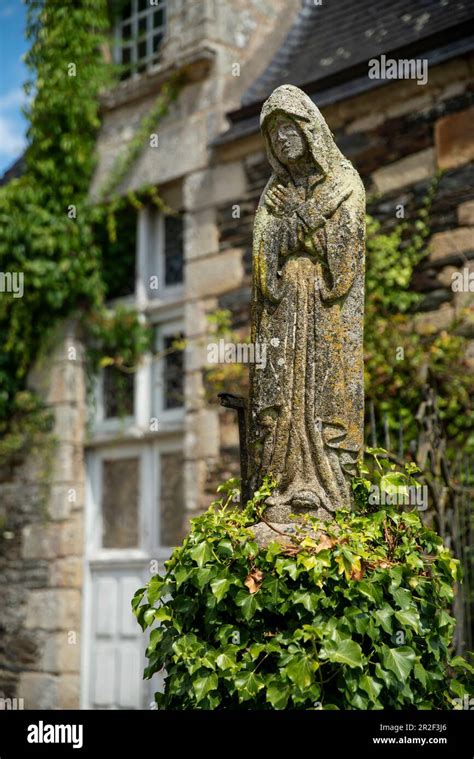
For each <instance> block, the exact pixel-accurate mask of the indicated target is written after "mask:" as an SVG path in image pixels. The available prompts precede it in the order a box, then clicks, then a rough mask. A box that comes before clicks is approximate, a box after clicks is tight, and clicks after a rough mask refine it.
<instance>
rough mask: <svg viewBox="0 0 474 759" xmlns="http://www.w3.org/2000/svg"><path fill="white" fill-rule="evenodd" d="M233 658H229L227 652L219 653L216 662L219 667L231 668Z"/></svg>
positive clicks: (233, 662) (233, 661)
mask: <svg viewBox="0 0 474 759" xmlns="http://www.w3.org/2000/svg"><path fill="white" fill-rule="evenodd" d="M235 663H236V662H235V659H231V658H230V656H229V655H228V654H219V656H218V657H217V659H216V664H217V666H218V667H219V669H231V668H232V667H234V666H235Z"/></svg>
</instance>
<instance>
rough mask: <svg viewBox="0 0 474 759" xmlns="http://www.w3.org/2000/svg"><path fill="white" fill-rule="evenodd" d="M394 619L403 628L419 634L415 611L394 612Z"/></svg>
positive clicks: (418, 623) (418, 621) (417, 617)
mask: <svg viewBox="0 0 474 759" xmlns="http://www.w3.org/2000/svg"><path fill="white" fill-rule="evenodd" d="M395 617H396V618H397V619H398V621H399V622H400V623H401V624H402V625H403V626H404V627H411V628H412V629H413V630H414V631H415V632H419V630H420V617H419V615H418V613H417V612H416V611H410V610H407V611H396V612H395Z"/></svg>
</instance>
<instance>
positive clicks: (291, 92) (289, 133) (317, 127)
mask: <svg viewBox="0 0 474 759" xmlns="http://www.w3.org/2000/svg"><path fill="white" fill-rule="evenodd" d="M260 127H261V130H262V134H263V136H264V139H265V142H266V146H267V155H268V160H269V162H270V164H271V166H272V168H273V170H274V172H275V173H276V174H277V175H278V176H280V177H285V178H287V177H288V166H289V165H290V164H291V161H292V160H295V161H296V160H299V159H301V158H303V157H304V155H306V156H307V159H308V160H309V161H310V163H312V164H313V165H314V170H315V171H316V172H317V173H318V174H322V175H324V176H325V175H328V174H330V173H332V172H333V171H335V170H336V169H337V167H338V166H340V165H341V162H342V161H344V157H343V156H342V154H341V152H340V151H339V149H338V148H337V146H336V144H335V142H334V140H333V138H332V134H331V132H330V130H329V127H328V125H327V124H326V122H325V120H324V119H323V117H322V115H321V113H320V111H319V109H318V108H317V107H316V106H315V104H314V103H313V101H312V100H311V98H309V97H308V95H306V94H305V93H304V92H303V91H302V90H300V89H299V88H298V87H294V86H293V85H292V84H283V85H282V86H281V87H278V88H277V89H276V90H274V91H273V92H272V94H271V95H270V97H269V98H268V99H267V100H266V101H265V103H264V104H263V107H262V112H261V115H260ZM285 152H286V153H287V158H285V155H284V153H285Z"/></svg>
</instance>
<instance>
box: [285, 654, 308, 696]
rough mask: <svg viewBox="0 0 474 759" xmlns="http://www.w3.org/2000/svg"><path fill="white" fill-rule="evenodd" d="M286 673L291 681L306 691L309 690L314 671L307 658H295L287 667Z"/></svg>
mask: <svg viewBox="0 0 474 759" xmlns="http://www.w3.org/2000/svg"><path fill="white" fill-rule="evenodd" d="M285 672H286V674H287V675H288V677H289V678H290V680H291V681H292V682H293V683H295V685H297V686H298V688H301V690H305V689H306V688H309V686H310V685H311V683H312V681H313V676H314V675H313V670H312V667H311V664H310V662H309V660H308V657H307V656H304V655H300V656H295V657H294V658H293V659H292V660H291V661H290V663H289V664H288V665H287V666H286V667H285Z"/></svg>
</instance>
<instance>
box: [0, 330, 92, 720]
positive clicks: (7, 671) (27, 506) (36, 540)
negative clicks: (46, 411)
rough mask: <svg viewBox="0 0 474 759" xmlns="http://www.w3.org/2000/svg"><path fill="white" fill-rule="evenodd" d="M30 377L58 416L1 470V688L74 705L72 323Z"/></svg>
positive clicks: (76, 367)
mask: <svg viewBox="0 0 474 759" xmlns="http://www.w3.org/2000/svg"><path fill="white" fill-rule="evenodd" d="M71 348H75V350H72V351H71ZM68 356H74V357H75V358H73V359H69V358H68ZM32 384H33V385H34V386H35V387H36V389H37V390H38V392H39V393H40V395H41V396H42V397H43V399H44V400H45V401H46V403H47V404H48V405H49V407H50V409H51V411H52V413H53V415H54V419H55V425H54V431H53V437H52V438H51V439H50V440H49V441H48V442H47V443H46V445H45V447H44V448H42V449H41V450H37V451H34V452H31V453H29V454H26V455H25V456H24V457H23V459H22V460H21V461H18V462H17V463H16V466H14V467H13V469H11V470H7V471H4V472H3V473H2V478H1V479H0V502H1V503H2V507H1V508H2V522H1V535H0V540H1V542H2V546H1V551H0V574H1V576H2V585H1V589H0V596H1V598H0V607H1V609H2V615H1V629H0V632H1V636H0V639H1V644H0V696H2V697H5V698H13V697H17V698H23V699H24V706H25V709H54V708H66V709H76V708H79V690H80V689H79V685H80V678H79V672H80V644H81V600H82V562H83V558H82V557H83V552H84V542H83V510H84V500H83V499H84V461H83V453H82V451H83V442H84V430H85V384H84V365H83V354H82V347H81V345H80V342H79V341H78V339H77V336H76V327H75V324H74V322H69V323H66V324H64V325H63V327H62V329H61V330H60V332H59V334H58V335H57V337H56V340H55V349H54V353H53V356H52V358H51V359H50V360H49V361H48V362H45V363H44V364H43V365H41V362H40V363H39V364H38V366H37V367H36V369H35V371H34V372H33V373H32Z"/></svg>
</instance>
